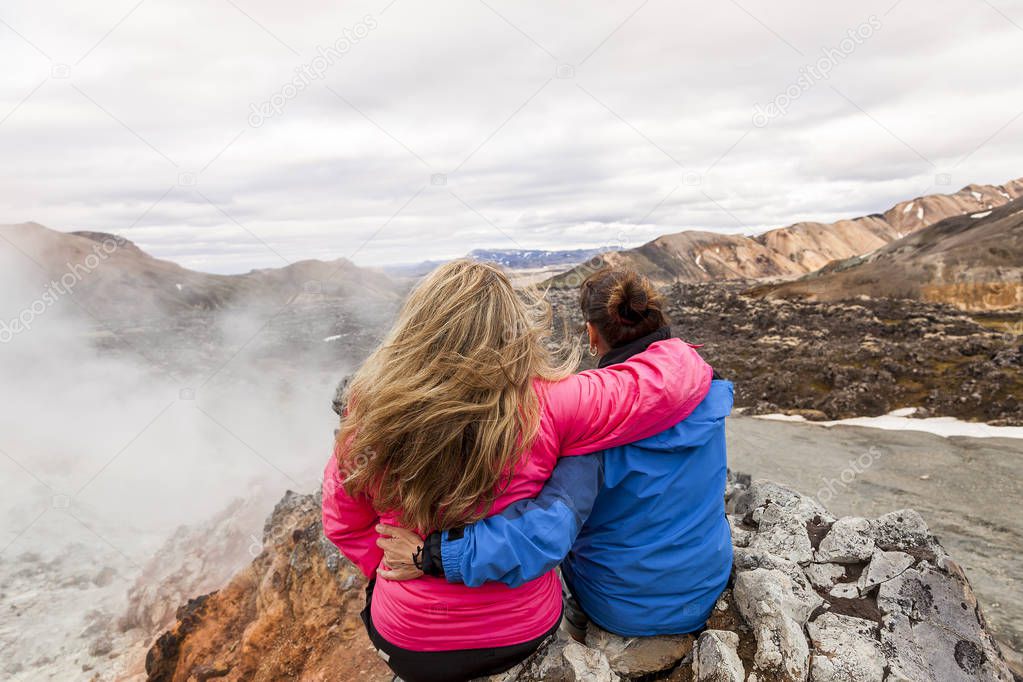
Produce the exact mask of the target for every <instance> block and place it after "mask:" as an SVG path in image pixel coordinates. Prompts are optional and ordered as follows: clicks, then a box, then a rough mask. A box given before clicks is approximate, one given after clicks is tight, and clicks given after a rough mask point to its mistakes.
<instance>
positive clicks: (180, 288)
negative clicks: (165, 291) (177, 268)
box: [174, 282, 184, 291]
mask: <svg viewBox="0 0 1023 682" xmlns="http://www.w3.org/2000/svg"><path fill="white" fill-rule="evenodd" d="M174 286H176V287H177V288H178V291H181V290H182V289H183V288H184V287H182V286H181V282H178V283H177V284H175V285H174Z"/></svg>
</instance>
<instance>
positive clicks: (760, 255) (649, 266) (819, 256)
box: [551, 178, 1023, 286]
mask: <svg viewBox="0 0 1023 682" xmlns="http://www.w3.org/2000/svg"><path fill="white" fill-rule="evenodd" d="M1019 197H1023V178H1021V179H1018V180H1012V181H1010V182H1008V183H1006V184H1005V185H999V186H992V185H967V186H966V187H964V188H962V189H961V190H959V191H958V192H956V193H955V194H948V195H944V194H935V195H928V196H925V197H918V198H916V199H912V200H910V201H904V202H901V203H898V204H896V205H895V206H893V207H892V208H890V209H889V210H888V211H886V212H885V213H883V214H874V215H869V216H863V217H860V218H853V219H849V220H839V221H837V222H834V223H816V222H801V223H795V224H794V225H790V226H788V227H783V228H778V229H775V230H770V231H768V232H764V233H763V234H759V235H756V236H752V237H747V236H744V235H739V234H719V233H716V232H701V231H685V232H677V233H674V234H668V235H664V236H662V237H658V238H657V239H655V240H653V241H651V242H647V243H646V244H643V245H642V246H639V247H637V248H634V249H628V250H625V251H619V252H617V253H608V254H604V255H603V260H604V261H605V262H606V263H607V264H609V265H616V266H622V267H630V268H633V269H636V270H638V271H640V272H642V273H643V274H645V275H647V276H648V277H650V279H651V280H653V281H654V282H655V283H658V284H666V283H670V282H673V281H676V280H678V281H683V282H710V281H717V280H722V279H766V278H791V277H798V276H800V275H805V274H807V273H810V272H813V271H815V270H818V269H819V268H822V267H824V266H825V265H827V264H828V263H830V262H832V261H834V260H841V259H845V258H850V257H852V256H860V255H863V254H866V253H870V252H871V251H874V250H876V249H879V248H881V247H883V246H885V245H886V244H889V243H891V242H893V241H895V240H897V239H900V238H902V237H904V236H905V235H907V234H910V233H913V232H915V231H917V230H920V229H922V228H924V227H927V226H928V225H933V224H934V223H936V222H939V221H941V220H943V219H945V218H948V217H951V216H956V215H962V214H965V213H977V212H980V211H986V210H990V209H992V208H995V207H998V206H1002V205H1004V204H1006V203H1008V202H1010V201H1012V200H1014V199H1017V198H1019ZM591 270H592V264H590V263H585V264H583V265H579V266H577V267H576V268H574V269H572V270H570V271H569V272H567V273H564V274H562V275H559V276H558V277H555V278H554V279H553V280H551V283H552V284H553V285H555V286H558V285H563V284H564V285H571V284H572V283H573V282H577V281H578V280H579V279H580V278H581V277H585V276H586V275H587V274H589V272H590V271H591Z"/></svg>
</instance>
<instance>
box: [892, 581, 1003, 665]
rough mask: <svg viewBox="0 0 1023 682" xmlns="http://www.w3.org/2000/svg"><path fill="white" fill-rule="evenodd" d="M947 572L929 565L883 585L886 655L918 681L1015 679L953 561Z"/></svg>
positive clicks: (968, 587)
mask: <svg viewBox="0 0 1023 682" xmlns="http://www.w3.org/2000/svg"><path fill="white" fill-rule="evenodd" d="M946 565H947V572H946V571H944V570H942V569H940V568H938V567H937V566H933V565H931V564H929V563H927V562H922V563H921V564H920V565H918V566H917V567H914V568H910V569H907V570H905V571H903V572H902V573H901V574H900V575H898V576H896V577H894V578H892V579H891V580H888V581H886V582H883V583H881V586H880V587H879V588H878V596H877V603H878V608H879V609H880V610H881V613H882V614H884V617H883V620H882V627H881V644H882V650H883V651H884V653H885V656H886V657H887V658H888V659H889V660H890V661H892V662H893V664H894V665H895V667H897V668H898V669H899V670H900V671H901V673H902V674H904V675H906V676H907V677H909V678H910V679H914V680H941V681H942V682H945V681H948V682H953V681H955V680H999V681H1004V682H1009V681H1010V680H1012V674H1011V673H1010V671H1009V669H1008V666H1007V665H1006V663H1005V661H1004V659H1003V658H1002V656H1001V653H1000V651H999V649H998V647H997V645H996V644H995V642H994V640H993V639H992V638H991V635H990V634H989V633H988V632H987V630H986V628H985V623H984V619H983V616H981V614H980V610H979V607H978V605H977V599H976V596H975V595H974V593H973V590H972V588H971V587H970V585H969V582H968V581H967V580H966V576H965V574H963V572H962V570H961V569H960V568H959V567H958V566H957V565H956V564H955V563H954V562H952V561H947V562H946Z"/></svg>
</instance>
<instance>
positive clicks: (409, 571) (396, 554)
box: [376, 523, 423, 580]
mask: <svg viewBox="0 0 1023 682" xmlns="http://www.w3.org/2000/svg"><path fill="white" fill-rule="evenodd" d="M376 531H377V532H378V533H380V537H379V538H377V547H379V548H380V549H382V550H384V560H383V562H382V564H381V566H380V567H379V568H378V569H377V575H379V576H380V577H381V578H386V579H387V580H412V579H414V578H418V577H419V576H421V575H423V571H422V570H421V569H420V568H418V567H417V566H416V564H415V561H414V560H413V557H421V556H422V551H423V539H422V538H421V537H419V535H417V534H416V533H413V532H412V531H410V530H406V529H405V528H399V527H397V526H387V525H384V524H382V523H381V524H377V527H376ZM385 566H386V567H387V568H384V567H385Z"/></svg>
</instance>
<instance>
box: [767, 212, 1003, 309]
mask: <svg viewBox="0 0 1023 682" xmlns="http://www.w3.org/2000/svg"><path fill="white" fill-rule="evenodd" d="M751 293H752V294H754V295H758V296H767V297H771V298H801V299H806V300H810V301H836V300H840V299H851V298H855V297H857V296H870V297H871V298H909V299H917V300H924V301H929V302H934V303H950V304H952V305H956V306H958V307H960V308H963V309H965V310H974V311H993V310H1011V309H1019V308H1021V307H1023V200H1019V199H1017V200H1015V201H1012V202H1010V203H1009V204H1006V205H1004V206H1001V207H999V208H996V209H993V210H985V211H982V212H979V213H973V214H966V215H961V216H956V217H953V218H948V219H946V220H942V221H941V222H939V223H936V224H934V225H931V226H929V227H926V228H923V229H921V230H918V231H916V232H913V233H912V234H909V235H907V236H905V237H903V238H902V239H899V240H896V241H894V242H892V243H891V244H888V245H887V246H885V247H883V248H881V249H879V250H877V251H875V252H873V253H871V254H869V255H867V256H861V257H855V258H849V259H846V260H843V261H839V262H836V263H832V264H830V265H828V266H826V267H825V268H823V269H821V270H820V271H818V272H815V273H812V274H810V275H807V276H805V277H803V278H801V279H798V280H795V281H792V282H785V283H781V284H776V285H765V286H762V287H759V288H757V289H755V290H753V291H752V292H751Z"/></svg>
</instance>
